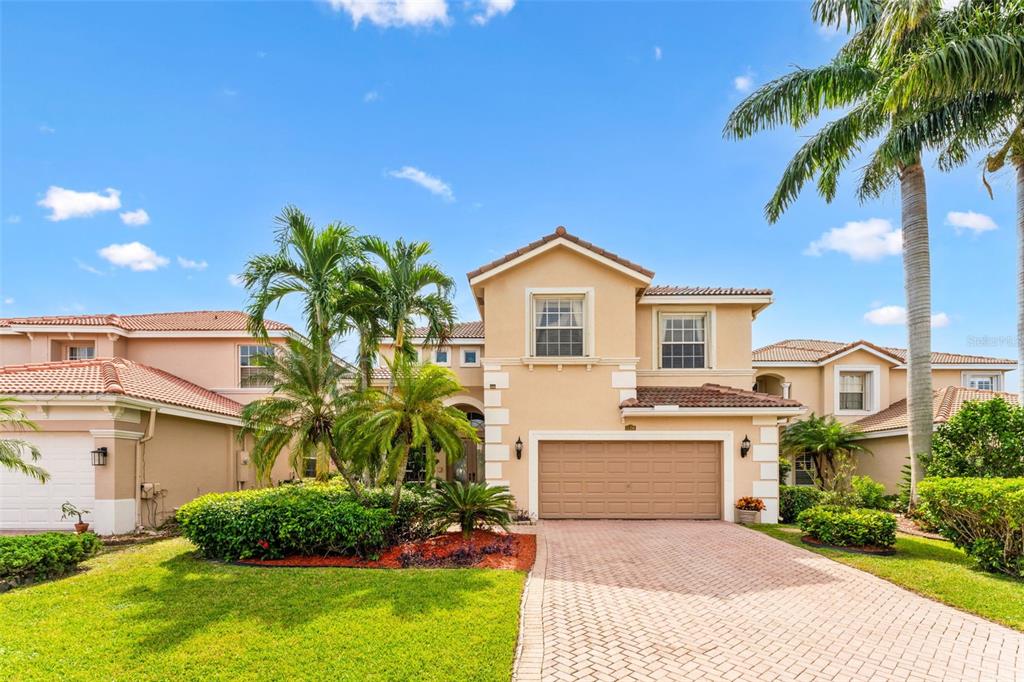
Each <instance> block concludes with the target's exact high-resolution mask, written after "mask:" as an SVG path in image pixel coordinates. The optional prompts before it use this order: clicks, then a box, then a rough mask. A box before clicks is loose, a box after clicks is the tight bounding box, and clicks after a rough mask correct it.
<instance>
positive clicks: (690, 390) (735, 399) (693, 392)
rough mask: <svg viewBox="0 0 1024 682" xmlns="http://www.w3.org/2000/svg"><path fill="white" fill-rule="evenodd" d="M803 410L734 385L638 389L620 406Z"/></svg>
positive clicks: (793, 401) (778, 399)
mask: <svg viewBox="0 0 1024 682" xmlns="http://www.w3.org/2000/svg"><path fill="white" fill-rule="evenodd" d="M655 405H677V406H679V407H741V408H742V407H753V408H759V407H761V408H772V407H803V405H801V404H800V403H799V402H798V401H796V400H790V399H787V398H780V397H779V396H776V395H770V394H768V393H755V392H754V391H745V390H743V389H739V388H733V387H731V386H720V385H718V384H704V385H702V386H638V387H637V389H636V398H630V399H628V400H624V401H622V403H621V404H620V407H654V406H655Z"/></svg>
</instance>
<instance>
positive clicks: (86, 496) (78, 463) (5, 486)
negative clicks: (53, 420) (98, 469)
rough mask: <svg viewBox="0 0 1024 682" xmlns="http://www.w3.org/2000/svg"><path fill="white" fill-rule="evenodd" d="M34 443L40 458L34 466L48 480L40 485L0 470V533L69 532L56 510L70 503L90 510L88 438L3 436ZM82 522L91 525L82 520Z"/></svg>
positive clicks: (90, 441) (92, 491)
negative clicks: (48, 478) (2, 531)
mask: <svg viewBox="0 0 1024 682" xmlns="http://www.w3.org/2000/svg"><path fill="white" fill-rule="evenodd" d="M4 435H5V436H10V437H14V438H19V439H21V440H27V441H31V442H33V443H35V444H36V445H37V446H38V447H39V450H40V451H41V453H42V457H41V458H40V459H39V460H38V461H37V462H35V464H37V465H39V466H41V467H43V468H44V469H46V471H47V472H49V474H50V476H51V478H50V480H49V481H47V482H46V483H40V482H39V481H36V480H34V479H31V478H29V477H27V476H25V475H24V474H19V473H15V472H13V471H8V470H6V469H3V468H0V530H47V529H70V528H71V527H72V526H71V524H72V523H73V521H61V518H60V506H61V505H62V504H64V503H65V502H71V503H72V504H74V505H75V506H77V507H84V508H85V509H88V510H90V511H92V510H93V503H94V502H95V483H94V477H95V474H94V473H93V469H92V462H91V460H90V458H89V452H90V451H91V450H92V449H93V439H92V436H89V435H82V434H70V433H17V434H9V433H5V434H4ZM84 520H85V521H92V518H91V517H88V516H87V517H85V519H84Z"/></svg>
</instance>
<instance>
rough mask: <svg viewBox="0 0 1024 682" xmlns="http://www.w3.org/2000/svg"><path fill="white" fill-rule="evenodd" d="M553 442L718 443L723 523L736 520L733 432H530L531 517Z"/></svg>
mask: <svg viewBox="0 0 1024 682" xmlns="http://www.w3.org/2000/svg"><path fill="white" fill-rule="evenodd" d="M545 440H548V441H552V440H574V441H588V440H593V441H601V440H614V441H717V442H720V443H721V444H722V519H723V520H725V521H732V520H733V518H734V517H733V502H734V492H735V491H734V489H733V488H734V483H733V479H734V477H735V474H734V470H735V465H736V463H735V459H736V456H737V455H736V452H735V451H734V449H735V445H734V440H735V436H734V434H733V432H732V431H532V430H531V431H530V432H529V441H530V442H529V445H528V446H527V447H529V451H528V452H527V453H526V454H527V463H528V467H529V479H530V481H529V500H528V503H527V504H528V507H527V509H528V511H529V512H530V516H532V517H533V518H537V517H538V515H539V513H540V468H539V467H540V443H541V441H545Z"/></svg>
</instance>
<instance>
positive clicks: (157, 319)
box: [0, 310, 291, 331]
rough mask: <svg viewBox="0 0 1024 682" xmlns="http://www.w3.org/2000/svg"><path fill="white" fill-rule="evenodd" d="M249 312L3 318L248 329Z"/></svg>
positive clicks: (0, 322) (133, 327)
mask: <svg viewBox="0 0 1024 682" xmlns="http://www.w3.org/2000/svg"><path fill="white" fill-rule="evenodd" d="M248 322H249V316H248V315H247V314H245V313H244V312H241V311H238V310H191V311H184V312H177V313H146V314H142V315H58V316H49V317H8V318H0V327H10V326H11V325H21V324H24V325H48V326H55V327H65V326H81V327H117V328H118V329H124V330H125V331H246V326H247V325H248ZM266 326H267V329H268V330H275V331H286V330H289V329H291V327H289V326H288V325H286V324H284V323H283V322H275V321H274V320H267V321H266Z"/></svg>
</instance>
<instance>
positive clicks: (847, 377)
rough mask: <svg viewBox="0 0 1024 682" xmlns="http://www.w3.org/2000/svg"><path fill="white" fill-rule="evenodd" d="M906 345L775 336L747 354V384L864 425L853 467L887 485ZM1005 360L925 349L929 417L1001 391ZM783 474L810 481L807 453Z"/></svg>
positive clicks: (903, 414)
mask: <svg viewBox="0 0 1024 682" xmlns="http://www.w3.org/2000/svg"><path fill="white" fill-rule="evenodd" d="M906 358H907V351H906V350H904V349H902V348H889V347H884V346H878V345H875V344H873V343H870V342H868V341H863V340H861V341H854V342H852V343H844V342H838V341H820V340H811V339H788V340H785V341H779V342H777V343H773V344H771V345H768V346H765V347H763V348H758V349H757V350H755V351H754V353H753V363H752V364H753V367H754V369H755V370H756V371H757V377H756V382H755V390H757V391H761V392H764V393H771V394H773V395H778V396H782V397H786V398H793V399H795V400H798V401H800V402H801V403H803V404H804V405H806V406H807V408H808V409H809V410H811V411H812V412H814V413H816V414H819V415H824V414H829V415H834V416H835V417H836V418H837V419H838V420H840V421H842V422H844V423H851V424H854V425H856V426H857V427H858V428H859V429H860V430H862V431H863V432H864V435H865V438H864V441H865V442H864V445H865V446H866V447H868V448H869V449H870V450H871V453H872V454H870V455H867V454H865V455H858V457H857V470H858V472H859V473H862V474H867V475H868V476H871V477H872V478H874V479H875V480H877V481H879V482H881V483H884V484H885V486H886V488H887V489H889V491H890V492H894V491H895V490H896V489H897V487H898V486H899V484H900V482H901V481H902V478H903V476H902V470H903V467H904V465H906V464H907V461H908V455H909V443H908V440H907V426H908V421H907V400H906V398H907V366H906ZM1016 368H1017V364H1016V362H1015V361H1013V360H1008V359H1005V358H993V357H987V356H982V355H964V354H959V353H941V352H934V353H932V386H933V389H934V391H935V395H934V409H933V412H934V416H935V424H936V425H938V424H941V423H943V422H945V421H946V420H947V419H949V418H950V417H951V416H953V414H955V413H956V411H957V410H959V409H960V406H961V405H963V404H964V403H965V402H968V401H972V400H988V399H991V398H993V397H995V396H1001V397H1003V398H1004V399H1006V400H1008V401H1010V402H1014V403H1016V402H1017V396H1016V395H1015V394H1011V393H1005V392H1003V389H1004V387H1005V386H1006V374H1007V372H1010V371H1012V370H1014V369H1016ZM790 475H791V479H792V481H791V482H793V483H795V484H797V485H811V484H812V483H813V480H814V476H815V468H814V460H813V457H811V456H810V455H803V456H798V457H797V458H796V461H794V462H793V470H792V473H791V474H790Z"/></svg>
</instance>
